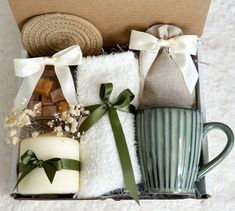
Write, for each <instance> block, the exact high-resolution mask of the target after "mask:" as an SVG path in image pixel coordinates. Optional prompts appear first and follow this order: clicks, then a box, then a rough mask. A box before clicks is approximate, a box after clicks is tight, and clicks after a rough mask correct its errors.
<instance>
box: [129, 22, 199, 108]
mask: <svg viewBox="0 0 235 211" xmlns="http://www.w3.org/2000/svg"><path fill="white" fill-rule="evenodd" d="M129 48H130V49H133V50H139V51H140V72H141V74H140V75H141V96H140V105H139V109H145V108H150V107H183V108H195V106H196V95H195V86H196V83H197V80H198V72H197V69H196V67H195V64H194V62H193V60H192V57H191V55H196V53H197V36H196V35H183V32H182V30H181V29H180V28H179V27H176V26H173V25H154V26H152V27H150V28H149V29H148V30H147V31H146V33H145V32H139V31H135V30H132V33H131V38H130V43H129Z"/></svg>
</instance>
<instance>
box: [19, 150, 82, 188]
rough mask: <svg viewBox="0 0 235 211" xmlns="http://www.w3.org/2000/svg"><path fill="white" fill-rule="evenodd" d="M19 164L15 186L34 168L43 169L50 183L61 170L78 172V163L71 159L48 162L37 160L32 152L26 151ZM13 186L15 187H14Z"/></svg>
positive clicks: (49, 160) (55, 159) (57, 159)
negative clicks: (18, 174)
mask: <svg viewBox="0 0 235 211" xmlns="http://www.w3.org/2000/svg"><path fill="white" fill-rule="evenodd" d="M20 160H21V162H20V163H19V173H22V174H21V175H20V178H19V179H18V181H17V183H16V186H17V185H18V184H19V183H20V182H21V181H22V180H23V179H24V177H25V176H26V175H27V174H29V173H30V172H31V171H33V170H34V169H35V168H43V169H44V171H45V173H46V175H47V178H48V179H49V181H50V182H51V183H52V182H53V179H54V177H55V174H56V172H57V171H60V170H62V169H68V170H74V171H79V168H80V162H79V161H78V160H73V159H63V158H51V159H48V160H45V161H43V160H39V159H38V158H37V156H36V155H35V153H34V152H33V151H32V150H27V151H26V152H25V153H24V154H23V155H22V156H21V157H20ZM16 186H15V187H16Z"/></svg>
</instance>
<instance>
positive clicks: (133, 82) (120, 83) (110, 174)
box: [76, 52, 141, 198]
mask: <svg viewBox="0 0 235 211" xmlns="http://www.w3.org/2000/svg"><path fill="white" fill-rule="evenodd" d="M76 80H77V82H76V83H77V93H78V99H79V103H80V104H81V105H83V106H89V105H94V104H100V103H102V102H101V100H100V98H99V89H100V85H101V83H109V82H110V83H113V92H112V94H111V98H110V101H111V102H113V101H114V100H115V99H116V98H117V97H118V95H119V94H120V93H121V92H122V91H123V90H124V89H127V88H129V89H130V90H131V91H132V92H133V94H134V95H135V98H134V100H133V101H132V104H133V105H135V106H138V103H139V90H140V86H139V67H138V60H137V59H136V58H135V57H134V54H133V53H132V52H125V53H117V54H110V55H101V56H97V57H95V56H93V57H87V58H84V59H83V62H82V64H81V65H79V67H78V70H77V77H76ZM118 115H119V119H120V121H121V124H122V128H123V131H124V134H125V137H126V142H127V145H128V149H129V153H130V157H131V162H132V166H133V171H134V175H135V181H136V183H140V181H141V173H140V168H139V164H138V159H137V153H136V142H135V127H134V115H133V114H131V113H126V112H121V111H118ZM80 161H81V172H80V192H79V193H78V194H77V195H76V197H78V198H86V197H97V196H100V195H102V194H105V193H108V192H110V191H113V190H115V189H118V188H124V187H125V186H124V180H123V173H122V168H121V164H120V160H119V155H118V152H117V148H116V143H115V139H114V136H113V131H112V128H111V125H110V121H109V117H108V114H105V116H103V117H102V118H101V119H100V120H99V121H98V122H97V123H96V124H95V125H93V126H92V127H91V128H90V129H89V130H88V131H87V132H86V133H85V134H84V135H83V136H82V138H81V141H80Z"/></svg>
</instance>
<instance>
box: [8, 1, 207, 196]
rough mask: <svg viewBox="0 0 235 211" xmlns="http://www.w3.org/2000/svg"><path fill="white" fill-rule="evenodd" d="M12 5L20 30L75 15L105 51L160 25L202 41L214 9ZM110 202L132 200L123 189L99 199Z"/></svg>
mask: <svg viewBox="0 0 235 211" xmlns="http://www.w3.org/2000/svg"><path fill="white" fill-rule="evenodd" d="M9 3H10V6H11V9H12V12H13V14H14V16H15V19H16V22H17V24H18V26H19V29H20V30H21V29H22V26H23V25H24V23H25V22H26V21H27V20H29V19H30V18H32V17H34V16H36V15H40V14H47V13H55V12H57V13H67V14H73V15H77V16H80V17H82V18H85V19H87V20H89V21H90V22H92V23H93V24H94V25H95V26H96V27H97V28H98V29H99V30H100V32H101V34H102V36H103V41H104V47H105V48H112V47H115V46H116V44H119V45H125V44H128V42H129V38H130V32H131V29H135V30H139V31H145V30H146V29H147V28H148V27H149V26H151V25H153V24H156V23H164V24H173V25H177V26H179V27H181V28H182V29H183V31H184V33H185V34H194V35H198V36H199V37H200V36H201V35H202V33H203V28H204V25H205V21H206V17H207V13H208V9H209V6H210V0H197V1H192V0H179V1H175V0H165V1H161V0H148V1H145V0H132V1H126V0H119V1H114V0H106V1H102V0H95V1H92V0H80V1H73V0H50V1H47V0H41V1H34V0H24V1H17V0H9ZM199 53H200V52H199ZM194 61H195V64H196V66H197V69H198V72H199V81H198V83H197V86H196V95H197V109H199V110H201V111H202V112H203V114H204V120H205V107H204V100H203V88H202V70H201V69H199V68H198V65H197V57H195V58H194ZM18 150H19V149H18V147H15V148H14V150H13V160H12V187H14V185H15V184H16V181H17V162H18V157H17V155H18ZM200 162H201V163H203V164H204V163H207V162H208V149H207V141H206V140H205V141H204V142H203V145H202V154H201V158H200ZM12 189H13V188H12ZM140 189H141V186H140ZM11 196H12V197H13V198H15V199H73V194H57V195H21V194H19V193H17V192H13V193H12V194H11ZM139 197H140V199H181V198H188V197H189V196H180V195H161V194H150V193H146V192H142V193H141V195H140V196H139ZM208 197H209V195H208V194H207V192H206V182H205V178H202V179H201V180H200V181H199V182H197V184H196V197H195V198H198V199H200V198H208ZM106 198H113V199H116V200H120V199H121V200H122V199H130V196H129V194H127V192H125V190H121V189H120V190H117V191H114V192H112V193H110V194H107V195H103V196H101V197H99V198H98V199H106ZM96 199H97V198H96Z"/></svg>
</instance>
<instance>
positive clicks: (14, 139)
mask: <svg viewBox="0 0 235 211" xmlns="http://www.w3.org/2000/svg"><path fill="white" fill-rule="evenodd" d="M18 142H19V138H18V137H16V136H15V137H13V138H12V143H13V144H14V145H16V144H17V143H18Z"/></svg>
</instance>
